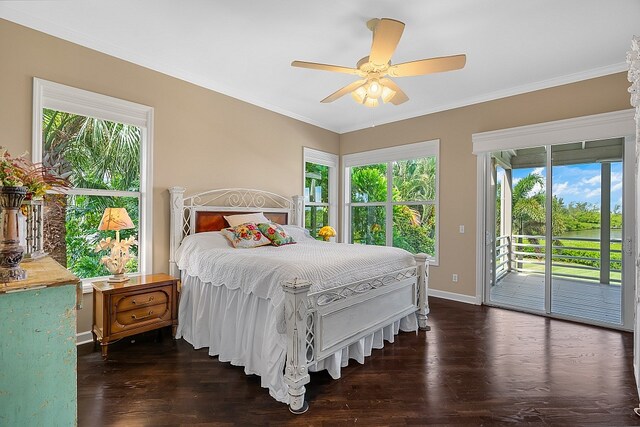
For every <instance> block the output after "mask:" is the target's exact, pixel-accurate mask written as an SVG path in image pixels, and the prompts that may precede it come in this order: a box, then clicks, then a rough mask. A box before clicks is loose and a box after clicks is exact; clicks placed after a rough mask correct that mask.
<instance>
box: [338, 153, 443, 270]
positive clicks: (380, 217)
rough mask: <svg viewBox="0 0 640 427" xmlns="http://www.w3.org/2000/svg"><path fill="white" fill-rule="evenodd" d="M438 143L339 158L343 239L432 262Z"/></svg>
mask: <svg viewBox="0 0 640 427" xmlns="http://www.w3.org/2000/svg"><path fill="white" fill-rule="evenodd" d="M438 151H439V141H437V140H435V141H427V142H421V143H417V144H409V145H403V146H400V147H393V148H385V149H382V150H374V151H368V152H364V153H356V154H349V155H345V156H344V157H343V159H344V168H345V169H344V176H345V192H344V194H345V209H344V224H345V225H346V226H345V227H344V232H343V240H344V241H348V242H350V243H359V244H365V245H380V246H395V247H399V248H402V249H406V250H408V251H409V252H412V253H419V252H423V253H426V254H428V255H430V256H431V258H432V260H433V262H435V263H436V264H437V259H438V244H437V243H438Z"/></svg>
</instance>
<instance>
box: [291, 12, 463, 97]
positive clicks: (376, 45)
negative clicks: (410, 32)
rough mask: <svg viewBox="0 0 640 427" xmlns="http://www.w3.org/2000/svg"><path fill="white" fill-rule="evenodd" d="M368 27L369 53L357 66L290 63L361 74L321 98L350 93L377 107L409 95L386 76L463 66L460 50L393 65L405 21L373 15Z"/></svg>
mask: <svg viewBox="0 0 640 427" xmlns="http://www.w3.org/2000/svg"><path fill="white" fill-rule="evenodd" d="M367 28H369V29H370V30H371V31H372V32H373V41H372V43H371V52H370V53H369V56H365V57H364V58H362V59H361V60H359V61H358V63H357V64H356V68H349V67H342V66H337V65H329V64H318V63H315V62H305V61H293V62H292V63H291V65H292V66H293V67H300V68H309V69H313V70H323V71H332V72H337V73H346V74H353V75H356V76H358V77H360V80H357V81H355V82H353V83H351V84H349V85H347V86H345V87H343V88H341V89H339V90H337V91H336V92H334V93H332V94H331V95H329V96H327V97H326V98H325V99H323V100H322V101H320V102H322V103H329V102H333V101H335V100H336V99H338V98H341V97H342V96H344V95H346V94H347V93H351V97H352V98H353V99H354V101H356V102H357V103H358V104H362V105H365V106H367V107H370V108H373V107H377V106H378V105H379V104H380V101H379V100H382V102H383V103H385V104H386V103H389V102H390V103H392V104H394V105H400V104H402V103H404V102H406V101H408V100H409V97H408V96H407V95H406V94H405V93H404V92H403V91H402V89H400V87H399V86H398V85H396V84H395V82H393V80H391V79H389V78H387V77H385V76H392V77H408V76H419V75H424V74H431V73H440V72H443V71H453V70H459V69H461V68H463V67H464V65H465V63H466V60H467V59H466V55H464V54H463V55H453V56H443V57H440V58H428V59H420V60H417V61H411V62H404V63H402V64H395V65H392V64H391V56H392V55H393V53H394V52H395V50H396V47H397V46H398V42H400V37H402V33H403V31H404V23H402V22H400V21H396V20H395V19H390V18H382V19H378V18H374V19H371V20H369V21H368V22H367Z"/></svg>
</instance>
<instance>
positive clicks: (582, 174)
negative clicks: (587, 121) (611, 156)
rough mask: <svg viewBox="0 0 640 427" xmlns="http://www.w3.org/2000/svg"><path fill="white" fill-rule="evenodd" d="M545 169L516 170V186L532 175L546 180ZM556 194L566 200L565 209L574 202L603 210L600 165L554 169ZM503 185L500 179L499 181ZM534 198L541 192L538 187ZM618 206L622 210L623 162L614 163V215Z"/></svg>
mask: <svg viewBox="0 0 640 427" xmlns="http://www.w3.org/2000/svg"><path fill="white" fill-rule="evenodd" d="M545 169H546V168H528V169H514V170H513V174H512V178H513V185H514V186H515V185H516V183H517V182H518V181H519V180H520V179H522V178H523V177H525V176H527V175H528V174H530V173H535V174H537V175H540V176H541V177H542V178H543V179H544V178H545V176H546V170H545ZM552 173H553V178H552V182H553V194H554V195H555V196H557V197H559V198H562V199H563V200H564V204H565V206H568V205H569V203H571V202H576V203H579V202H587V203H589V204H591V205H594V206H597V207H600V182H601V174H600V163H587V164H578V165H568V166H554V167H553V168H552ZM499 181H501V178H499ZM536 187H537V188H534V189H533V190H532V193H533V194H535V193H537V192H539V191H540V190H541V189H542V188H540V186H536ZM616 205H620V206H622V162H616V163H611V211H613V210H614V209H615V207H616Z"/></svg>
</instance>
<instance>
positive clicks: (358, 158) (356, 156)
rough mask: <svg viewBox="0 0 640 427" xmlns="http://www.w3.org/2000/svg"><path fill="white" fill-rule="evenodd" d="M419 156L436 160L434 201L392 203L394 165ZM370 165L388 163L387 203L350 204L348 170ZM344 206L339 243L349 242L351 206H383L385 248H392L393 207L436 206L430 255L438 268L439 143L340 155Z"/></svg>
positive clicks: (349, 171) (434, 141) (431, 141)
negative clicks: (433, 242) (433, 241)
mask: <svg viewBox="0 0 640 427" xmlns="http://www.w3.org/2000/svg"><path fill="white" fill-rule="evenodd" d="M422 157H435V161H436V176H435V191H436V195H435V199H434V200H432V201H431V200H425V201H408V202H407V201H398V202H395V201H393V200H392V188H393V167H392V164H393V162H396V161H402V160H412V159H417V158H422ZM373 164H387V200H386V201H385V202H368V203H361V202H352V201H351V168H352V167H358V166H367V165H373ZM342 176H343V203H342V224H343V227H342V234H341V236H342V241H343V242H348V243H351V207H352V206H385V212H386V215H385V233H386V235H385V237H386V246H393V206H394V205H408V206H415V205H433V206H434V207H435V215H436V221H435V244H434V255H433V257H432V256H429V262H430V264H431V265H434V266H437V265H439V258H440V257H439V254H440V140H439V139H433V140H429V141H423V142H417V143H412V144H405V145H400V146H397V147H389V148H381V149H377V150H370V151H363V152H359V153H353V154H345V155H343V156H342Z"/></svg>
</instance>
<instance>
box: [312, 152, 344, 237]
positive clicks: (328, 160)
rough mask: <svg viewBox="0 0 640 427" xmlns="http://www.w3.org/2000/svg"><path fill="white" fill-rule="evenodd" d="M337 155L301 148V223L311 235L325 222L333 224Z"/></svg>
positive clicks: (316, 232) (334, 218) (316, 235)
mask: <svg viewBox="0 0 640 427" xmlns="http://www.w3.org/2000/svg"><path fill="white" fill-rule="evenodd" d="M337 172H338V156H336V155H335V154H330V153H325V152H323V151H318V150H313V149H311V148H306V147H305V148H304V226H305V228H306V229H307V230H309V232H310V233H311V236H313V237H314V238H316V239H322V238H321V237H319V236H318V230H320V229H321V228H322V227H324V226H325V225H330V226H332V227H334V228H336V218H337V212H336V207H337V204H338V203H337V201H338V192H337V180H338V177H337V174H338V173H337Z"/></svg>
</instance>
